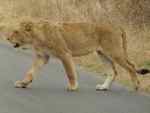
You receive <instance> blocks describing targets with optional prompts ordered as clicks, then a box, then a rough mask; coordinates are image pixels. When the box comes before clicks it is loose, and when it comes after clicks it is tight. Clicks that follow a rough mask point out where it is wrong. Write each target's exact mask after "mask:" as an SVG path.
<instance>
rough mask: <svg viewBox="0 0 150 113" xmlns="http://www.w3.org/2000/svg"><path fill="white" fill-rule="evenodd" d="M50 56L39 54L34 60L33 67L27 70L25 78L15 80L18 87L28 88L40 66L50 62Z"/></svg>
mask: <svg viewBox="0 0 150 113" xmlns="http://www.w3.org/2000/svg"><path fill="white" fill-rule="evenodd" d="M48 59H49V56H40V55H37V57H36V59H35V61H34V62H33V64H32V66H31V69H30V70H29V71H28V72H27V74H26V76H25V78H24V79H23V80H19V81H16V82H15V87H16V88H26V87H27V86H28V85H29V84H30V83H31V82H32V80H33V78H34V76H35V74H36V73H37V71H38V70H40V68H41V67H42V66H43V65H44V64H46V63H47V62H48Z"/></svg>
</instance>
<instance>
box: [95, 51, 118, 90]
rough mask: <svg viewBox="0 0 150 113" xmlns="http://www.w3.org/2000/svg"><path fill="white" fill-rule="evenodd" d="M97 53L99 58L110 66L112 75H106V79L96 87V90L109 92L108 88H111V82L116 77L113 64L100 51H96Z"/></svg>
mask: <svg viewBox="0 0 150 113" xmlns="http://www.w3.org/2000/svg"><path fill="white" fill-rule="evenodd" d="M97 53H98V55H99V57H100V58H102V59H103V60H104V61H105V63H106V62H107V63H108V64H109V65H110V67H112V71H113V73H111V74H107V78H106V80H105V81H104V83H103V84H97V85H96V90H97V91H101V90H102V91H104V90H109V89H110V87H111V84H112V82H113V81H114V80H115V78H116V76H117V75H118V72H117V69H116V66H115V63H114V62H113V61H112V60H111V59H110V58H109V57H108V56H106V55H105V54H104V53H103V52H101V51H97Z"/></svg>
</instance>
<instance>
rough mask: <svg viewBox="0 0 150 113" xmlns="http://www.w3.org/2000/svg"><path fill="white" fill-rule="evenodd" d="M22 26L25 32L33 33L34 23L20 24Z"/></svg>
mask: <svg viewBox="0 0 150 113" xmlns="http://www.w3.org/2000/svg"><path fill="white" fill-rule="evenodd" d="M20 26H21V28H22V29H23V30H24V31H32V28H33V23H32V22H22V23H20Z"/></svg>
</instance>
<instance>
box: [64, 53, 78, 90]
mask: <svg viewBox="0 0 150 113" xmlns="http://www.w3.org/2000/svg"><path fill="white" fill-rule="evenodd" d="M61 60H62V63H63V65H64V68H65V71H66V73H67V77H68V81H69V83H68V88H67V90H68V91H76V90H77V89H78V82H77V73H76V69H75V64H74V62H73V59H72V55H70V54H68V53H66V54H65V55H63V57H62V58H61Z"/></svg>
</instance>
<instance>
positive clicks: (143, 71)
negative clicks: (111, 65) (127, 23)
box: [120, 27, 150, 75]
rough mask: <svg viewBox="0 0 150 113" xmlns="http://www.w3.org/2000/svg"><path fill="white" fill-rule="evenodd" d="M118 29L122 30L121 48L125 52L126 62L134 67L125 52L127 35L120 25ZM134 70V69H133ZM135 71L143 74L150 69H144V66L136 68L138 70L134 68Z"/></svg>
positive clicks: (149, 71)
mask: <svg viewBox="0 0 150 113" xmlns="http://www.w3.org/2000/svg"><path fill="white" fill-rule="evenodd" d="M120 30H121V32H122V36H121V37H122V45H123V49H124V52H125V55H126V58H127V62H128V64H130V65H131V66H132V67H134V69H135V65H134V64H132V63H131V62H130V61H129V60H128V59H129V58H128V54H127V36H126V32H125V31H124V29H123V28H121V27H120ZM135 70H136V69H135ZM136 72H137V73H138V74H141V75H145V74H148V73H150V70H149V69H145V68H142V69H138V70H136Z"/></svg>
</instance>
